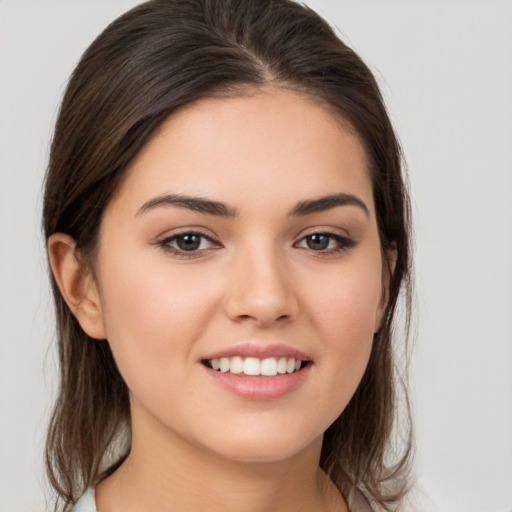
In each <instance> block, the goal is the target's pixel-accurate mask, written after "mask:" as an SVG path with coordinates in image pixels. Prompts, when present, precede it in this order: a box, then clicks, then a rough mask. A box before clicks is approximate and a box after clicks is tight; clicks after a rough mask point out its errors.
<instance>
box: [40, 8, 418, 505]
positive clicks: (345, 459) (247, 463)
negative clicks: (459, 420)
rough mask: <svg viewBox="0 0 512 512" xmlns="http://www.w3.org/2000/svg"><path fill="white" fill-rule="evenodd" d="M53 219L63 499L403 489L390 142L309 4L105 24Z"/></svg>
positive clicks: (54, 474) (339, 46)
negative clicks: (394, 436)
mask: <svg viewBox="0 0 512 512" xmlns="http://www.w3.org/2000/svg"><path fill="white" fill-rule="evenodd" d="M44 229H45V234H46V238H47V243H48V254H49V260H50V265H51V269H52V283H53V289H54V295H55V301H56V312H57V327H58V337H59V353H60V366H61V387H60V394H59V398H58V401H57V404H56V407H55V411H54V415H53V418H52V422H51V425H50V428H49V434H48V439H47V451H46V454H47V467H48V473H49V477H50V481H51V483H52V485H53V487H54V488H55V490H56V492H57V494H58V497H59V498H60V500H61V504H62V507H63V509H66V508H68V507H69V506H70V505H72V504H73V503H76V501H77V500H78V499H79V498H80V496H82V495H83V494H84V493H85V492H86V491H87V493H86V494H85V495H84V496H83V497H82V498H81V499H80V501H79V502H78V503H76V504H75V506H74V507H73V510H74V511H84V510H95V509H96V508H97V509H98V510H101V511H102V512H107V511H117V510H122V511H123V512H126V511H130V510H134V511H135V510H138V511H140V510H161V511H165V510H223V511H226V510H231V509H236V510H246V511H252V510H283V511H284V510H308V511H309V510H311V511H313V510H318V511H320V510H322V511H346V510H351V511H352V512H354V511H363V510H371V509H370V508H369V507H370V506H371V507H373V508H374V509H375V510H377V509H378V508H380V509H383V510H393V509H394V508H396V506H398V504H399V503H400V500H401V498H402V497H403V495H404V494H405V492H406V489H407V478H406V472H407V465H408V460H409V456H410V444H411V443H410V437H408V436H409V434H407V433H406V439H407V442H406V443H405V446H404V447H403V448H402V450H401V451H399V453H394V455H395V457H394V458H393V459H391V452H390V446H389V444H390V436H391V433H392V429H393V424H394V417H395V415H396V412H395V409H394V407H395V392H394V387H393V386H394V384H393V382H394V379H395V374H394V367H393V353H392V348H391V333H392V321H393V316H394V311H395V307H396V303H397V300H398V296H399V293H400V290H401V289H404V290H405V292H406V293H405V294H406V298H407V297H409V287H410V285H409V280H408V278H409V267H410V262H409V238H408V237H409V234H408V233H409V227H408V201H407V195H406V191H405V188H404V184H403V179H402V175H401V159H400V151H399V146H398V143H397V140H396V138H395V135H394V133H393V129H392V126H391V124H390V122H389V119H388V116H387V114H386V111H385V108H384V106H383V103H382V99H381V97H380V94H379V91H378V88H377V85H376V83H375V80H374V78H373V76H372V75H371V73H370V71H369V70H368V68H367V67H366V66H365V65H364V63H363V62H362V61H361V60H360V59H359V57H358V56H357V55H356V54H355V53H354V52H353V51H352V50H350V49H349V48H348V47H346V46H345V45H344V44H343V43H342V42H341V41H340V40H339V39H337V37H336V36H335V35H334V33H333V32H332V30H331V29H330V27H329V26H328V25H327V24H326V23H325V21H323V20H322V19H321V18H320V17H318V15H316V14H315V13H314V12H312V11H311V10H309V9H307V8H305V7H303V6H300V5H298V4H296V3H294V2H290V1H286V0H275V1H271V0H268V1H265V2H262V1H261V0H258V1H256V0H242V1H237V2H229V1H226V0H187V1H178V0H153V1H150V2H147V3H145V4H142V5H141V6H139V7H137V8H135V9H133V10H132V11H130V12H128V13H126V14H125V15H124V16H122V17H121V18H119V19H118V20H116V21H114V22H113V23H112V24H111V25H110V26H109V27H108V28H107V29H106V30H105V32H104V33H103V34H101V35H100V36H99V37H98V38H97V39H96V41H94V43H93V44H92V45H91V46H90V48H89V49H88V50H87V52H86V53H85V54H84V56H83V57H82V59H81V61H80V63H79V64H78V66H77V68H76V70H75V72H74V73H73V76H72V78H71V80H70V83H69V86H68V89H67V91H66V94H65V96H64V99H63V102H62V106H61V110H60V114H59V118H58V120H57V125H56V129H55V134H54V140H53V144H52V150H51V156H50V163H49V169H48V173H47V178H46V189H45V202H44ZM395 452H396V448H395Z"/></svg>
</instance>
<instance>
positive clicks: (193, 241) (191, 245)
mask: <svg viewBox="0 0 512 512" xmlns="http://www.w3.org/2000/svg"><path fill="white" fill-rule="evenodd" d="M201 238H202V237H201V236H200V235H194V234H188V235H181V236H177V237H176V238H175V240H176V246H177V247H178V249H181V250H182V251H197V249H199V247H200V246H201Z"/></svg>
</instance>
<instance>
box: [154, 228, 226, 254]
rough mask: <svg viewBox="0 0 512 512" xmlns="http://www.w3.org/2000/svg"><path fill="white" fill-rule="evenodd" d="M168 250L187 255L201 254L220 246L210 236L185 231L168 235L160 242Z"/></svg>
mask: <svg viewBox="0 0 512 512" xmlns="http://www.w3.org/2000/svg"><path fill="white" fill-rule="evenodd" d="M158 245H159V246H160V247H161V248H162V249H163V250H164V251H166V252H170V253H172V254H176V255H181V256H185V257H190V256H199V255H200V254H201V253H203V252H205V251H208V250H210V249H215V248H218V247H219V246H220V244H219V243H217V242H215V241H214V240H212V239H211V238H210V237H209V236H206V235H205V234H203V233H197V232H184V233H177V234H175V235H172V236H168V237H166V238H164V239H163V240H160V241H159V242H158Z"/></svg>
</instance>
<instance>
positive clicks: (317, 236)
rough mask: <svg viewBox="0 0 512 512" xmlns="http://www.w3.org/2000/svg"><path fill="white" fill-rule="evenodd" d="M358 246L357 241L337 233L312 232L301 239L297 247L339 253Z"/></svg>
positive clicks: (326, 252)
mask: <svg viewBox="0 0 512 512" xmlns="http://www.w3.org/2000/svg"><path fill="white" fill-rule="evenodd" d="M355 246H356V241H355V240H352V239H351V238H348V237H346V236H341V235H338V234H336V233H312V234H311V235H307V236H305V237H303V238H301V239H300V240H299V242H298V243H297V244H296V247H299V248H301V249H310V250H311V251H314V252H320V253H325V254H330V253H337V252H341V251H345V250H347V249H351V248H352V247H355Z"/></svg>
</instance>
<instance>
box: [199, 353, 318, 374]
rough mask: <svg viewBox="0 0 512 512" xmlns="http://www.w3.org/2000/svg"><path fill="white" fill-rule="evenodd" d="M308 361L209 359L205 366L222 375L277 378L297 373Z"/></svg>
mask: <svg viewBox="0 0 512 512" xmlns="http://www.w3.org/2000/svg"><path fill="white" fill-rule="evenodd" d="M307 363H308V361H303V360H301V359H296V358H293V357H279V358H277V357H267V358H265V359H259V358H257V357H240V356H234V357H220V358H215V359H207V360H205V361H203V364H205V365H206V366H208V367H209V368H211V369H212V370H215V371H217V372H221V373H232V374H235V375H247V376H265V377H275V376H278V375H285V374H290V373H295V372H298V371H299V370H301V368H303V367H304V366H305V365H306V364H307Z"/></svg>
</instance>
